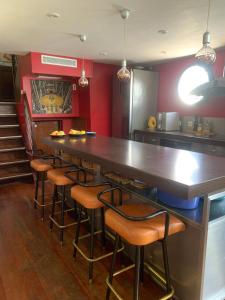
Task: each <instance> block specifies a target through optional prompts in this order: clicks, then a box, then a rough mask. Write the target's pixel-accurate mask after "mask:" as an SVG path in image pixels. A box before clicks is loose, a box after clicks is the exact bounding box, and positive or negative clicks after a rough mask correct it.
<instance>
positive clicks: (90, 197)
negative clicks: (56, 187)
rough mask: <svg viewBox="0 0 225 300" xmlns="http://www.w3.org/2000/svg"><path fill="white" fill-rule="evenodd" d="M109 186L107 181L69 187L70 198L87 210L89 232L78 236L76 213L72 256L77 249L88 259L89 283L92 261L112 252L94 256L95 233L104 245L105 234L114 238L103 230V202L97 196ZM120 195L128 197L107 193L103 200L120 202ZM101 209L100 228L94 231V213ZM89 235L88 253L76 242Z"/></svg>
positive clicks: (91, 277) (78, 225)
mask: <svg viewBox="0 0 225 300" xmlns="http://www.w3.org/2000/svg"><path fill="white" fill-rule="evenodd" d="M109 187H110V184H109V183H107V182H101V183H99V184H96V185H94V184H92V185H91V184H89V185H87V184H86V185H84V184H83V185H76V186H74V187H72V188H71V198H72V199H73V200H74V201H75V202H77V203H78V204H79V205H80V206H81V207H82V208H85V209H86V210H87V211H88V212H89V215H90V217H89V221H90V229H89V234H87V235H83V236H80V223H81V214H79V215H78V221H77V227H76V232H75V239H74V241H73V246H74V253H73V255H74V257H76V253H77V251H78V252H79V253H80V254H81V255H82V256H83V258H84V259H85V260H86V261H88V264H89V283H92V279H93V264H94V262H97V261H100V260H102V259H104V258H106V257H108V256H111V255H112V254H113V252H108V253H106V254H104V255H102V256H99V257H94V236H95V235H96V234H101V235H102V236H101V238H102V244H103V246H105V234H107V235H108V236H109V237H110V238H112V239H114V236H113V235H112V234H111V233H110V232H108V231H106V230H105V219H104V204H102V202H100V201H99V200H98V198H97V195H98V193H99V192H101V191H103V190H105V189H107V188H109ZM122 196H124V199H125V198H126V199H127V198H128V197H127V196H128V194H124V195H121V197H120V195H119V194H118V193H116V194H115V193H112V194H110V195H109V194H107V195H106V196H105V197H104V200H105V201H107V202H112V203H114V204H115V203H118V202H121V199H122ZM99 209H100V211H101V230H98V231H95V221H96V218H95V214H96V211H97V210H99ZM87 237H89V254H85V253H84V251H82V250H81V248H80V247H79V246H78V242H79V240H81V239H84V238H87ZM123 249H124V246H123V245H121V247H120V249H117V251H118V252H120V251H122V250H123Z"/></svg>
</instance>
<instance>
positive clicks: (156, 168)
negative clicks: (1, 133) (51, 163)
mask: <svg viewBox="0 0 225 300" xmlns="http://www.w3.org/2000/svg"><path fill="white" fill-rule="evenodd" d="M44 143H45V144H47V145H49V146H52V147H54V148H56V149H62V150H64V151H66V152H69V153H71V154H75V155H78V156H79V155H81V156H82V157H84V158H86V159H89V160H92V161H93V162H95V163H98V164H100V165H102V166H103V167H105V168H108V169H112V168H113V169H114V170H115V171H117V172H120V173H121V174H123V175H125V176H128V177H131V178H137V179H140V180H144V181H145V182H146V183H148V184H151V185H152V186H157V187H159V188H161V189H163V190H165V191H168V192H170V193H173V194H175V195H177V196H179V197H182V198H184V199H189V198H193V197H194V196H198V195H202V194H204V193H211V192H213V191H215V190H218V189H221V188H223V187H225V158H222V157H216V156H208V155H205V154H201V153H194V152H187V151H184V150H178V149H172V148H166V147H160V146H155V145H149V144H144V143H138V142H135V141H130V140H124V139H117V138H108V137H104V136H96V137H86V138H83V139H82V138H72V139H71V138H68V137H66V138H63V139H52V138H51V137H47V138H44Z"/></svg>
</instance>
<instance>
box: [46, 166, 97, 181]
mask: <svg viewBox="0 0 225 300" xmlns="http://www.w3.org/2000/svg"><path fill="white" fill-rule="evenodd" d="M67 171H69V169H68V168H58V169H53V170H50V171H48V173H47V177H48V179H49V180H51V181H52V182H53V183H54V184H55V185H70V184H73V183H74V182H73V181H72V180H70V179H69V178H68V177H66V176H65V172H67ZM70 175H71V177H72V178H73V179H74V180H78V179H79V180H80V181H84V173H83V172H79V175H78V172H73V173H71V174H70ZM78 176H79V177H78ZM93 178H94V176H93V175H92V174H86V180H87V181H91V180H93Z"/></svg>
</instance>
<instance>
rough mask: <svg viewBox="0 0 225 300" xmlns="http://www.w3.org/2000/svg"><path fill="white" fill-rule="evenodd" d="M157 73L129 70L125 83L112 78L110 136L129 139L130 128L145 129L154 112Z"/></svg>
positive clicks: (155, 108) (130, 136) (131, 132)
mask: <svg viewBox="0 0 225 300" xmlns="http://www.w3.org/2000/svg"><path fill="white" fill-rule="evenodd" d="M157 90H158V73H157V72H152V71H148V70H138V69H133V70H131V79H130V81H129V82H121V81H119V80H118V79H117V77H116V76H114V78H113V99H112V136H114V137H119V138H125V139H132V138H133V131H134V129H145V128H147V123H148V118H149V116H151V115H156V112H157Z"/></svg>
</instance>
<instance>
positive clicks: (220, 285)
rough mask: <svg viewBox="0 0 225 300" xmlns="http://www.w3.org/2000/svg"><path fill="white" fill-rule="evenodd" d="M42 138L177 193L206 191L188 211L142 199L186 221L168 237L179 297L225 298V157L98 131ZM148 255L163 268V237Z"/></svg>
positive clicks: (194, 299)
mask: <svg viewBox="0 0 225 300" xmlns="http://www.w3.org/2000/svg"><path fill="white" fill-rule="evenodd" d="M161 134H162V135H163V134H164V133H161ZM166 134H167V136H168V135H169V134H168V133H166ZM173 134H174V133H173ZM43 142H44V144H47V145H49V146H51V147H52V148H53V149H55V150H56V151H57V150H59V149H61V150H63V151H64V152H68V153H70V154H74V155H76V156H80V157H82V158H85V159H89V160H91V161H93V162H95V163H97V164H100V165H101V166H102V167H104V168H107V169H108V170H111V171H115V172H120V173H121V174H123V175H125V176H127V177H131V178H137V179H140V180H144V181H146V182H147V183H149V184H152V185H153V186H157V187H159V188H161V189H164V190H166V191H168V192H171V193H173V194H175V195H177V196H181V197H183V198H191V197H194V196H196V195H202V199H201V204H200V206H199V207H198V208H197V209H196V210H191V211H186V212H184V210H179V209H173V208H171V207H168V206H166V205H164V204H162V203H160V202H158V201H155V200H154V199H153V198H151V196H149V197H146V196H143V197H142V196H141V197H140V198H139V199H140V201H148V202H150V203H151V204H152V205H153V206H155V207H156V208H158V209H162V208H163V209H167V210H168V211H169V212H170V213H171V214H174V215H176V216H178V217H179V218H180V219H181V220H182V221H183V222H184V223H185V224H186V230H185V231H184V232H182V233H181V234H177V235H175V236H173V237H171V238H169V241H168V248H169V259H170V264H171V279H172V283H173V285H174V288H175V291H176V296H177V297H178V299H182V300H190V299H191V300H211V299H216V300H218V299H225V289H224V287H225V273H224V269H225V260H224V253H225V244H224V235H225V158H224V157H218V156H211V155H205V154H201V153H196V152H191V151H186V150H178V149H173V148H168V147H162V146H158V145H149V144H146V143H139V142H135V141H129V140H122V139H116V138H108V137H103V136H98V135H97V136H96V137H94V136H93V137H85V138H68V137H66V138H62V139H52V138H50V137H46V138H44V139H43ZM187 201H188V200H187ZM145 257H146V260H149V261H150V262H151V263H152V264H153V265H155V266H156V267H157V268H159V269H160V270H163V265H162V256H161V251H160V245H159V243H156V244H154V245H151V247H148V248H147V249H146V251H145Z"/></svg>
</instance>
